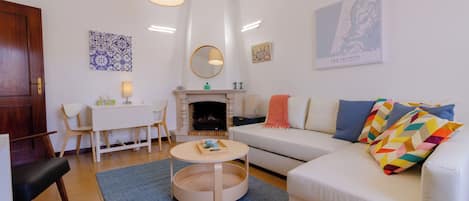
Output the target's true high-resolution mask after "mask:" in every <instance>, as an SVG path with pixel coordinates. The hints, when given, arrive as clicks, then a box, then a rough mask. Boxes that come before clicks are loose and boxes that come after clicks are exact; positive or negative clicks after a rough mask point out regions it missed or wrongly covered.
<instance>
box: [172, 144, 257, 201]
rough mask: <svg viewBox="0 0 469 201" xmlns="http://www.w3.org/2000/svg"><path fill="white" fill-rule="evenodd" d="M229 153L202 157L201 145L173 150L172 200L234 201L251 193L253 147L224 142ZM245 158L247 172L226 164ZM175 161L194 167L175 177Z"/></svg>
mask: <svg viewBox="0 0 469 201" xmlns="http://www.w3.org/2000/svg"><path fill="white" fill-rule="evenodd" d="M221 141H222V143H223V144H225V145H226V147H227V151H225V152H220V153H213V154H202V153H201V152H200V151H199V150H198V148H197V143H201V141H193V142H186V143H183V144H180V145H177V146H175V147H173V148H172V149H171V151H170V157H171V160H170V161H171V167H170V169H171V189H172V190H171V196H174V197H176V198H177V199H178V200H179V201H234V200H238V199H240V198H241V197H243V196H244V195H245V194H246V193H247V191H248V177H249V161H248V155H247V154H248V151H249V147H248V146H247V145H245V144H243V143H240V142H235V141H231V140H221ZM240 158H244V159H245V165H244V168H243V167H240V166H238V165H234V164H230V163H224V162H228V161H232V160H236V159H240ZM173 159H177V160H180V161H185V162H189V163H193V164H194V165H190V166H188V167H185V168H183V169H181V170H179V171H178V172H177V173H176V174H174V170H173Z"/></svg>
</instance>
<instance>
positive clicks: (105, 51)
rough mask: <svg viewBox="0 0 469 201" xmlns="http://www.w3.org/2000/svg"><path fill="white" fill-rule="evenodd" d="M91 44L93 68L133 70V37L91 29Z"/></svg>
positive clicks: (91, 66) (98, 69)
mask: <svg viewBox="0 0 469 201" xmlns="http://www.w3.org/2000/svg"><path fill="white" fill-rule="evenodd" d="M89 45H90V68H91V69H92V70H97V71H125V72H132V37H130V36H124V35H118V34H112V33H104V32H97V31H90V32H89Z"/></svg>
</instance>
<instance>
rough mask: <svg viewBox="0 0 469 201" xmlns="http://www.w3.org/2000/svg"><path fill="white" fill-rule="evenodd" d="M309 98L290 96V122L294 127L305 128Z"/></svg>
mask: <svg viewBox="0 0 469 201" xmlns="http://www.w3.org/2000/svg"><path fill="white" fill-rule="evenodd" d="M308 103H309V98H304V97H290V98H288V123H289V124H290V127H292V128H298V129H305V122H306V114H307V112H308Z"/></svg>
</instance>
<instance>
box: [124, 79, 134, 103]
mask: <svg viewBox="0 0 469 201" xmlns="http://www.w3.org/2000/svg"><path fill="white" fill-rule="evenodd" d="M132 92H133V86H132V82H131V81H123V82H122V97H124V98H125V102H124V104H132V102H130V101H129V97H131V96H132Z"/></svg>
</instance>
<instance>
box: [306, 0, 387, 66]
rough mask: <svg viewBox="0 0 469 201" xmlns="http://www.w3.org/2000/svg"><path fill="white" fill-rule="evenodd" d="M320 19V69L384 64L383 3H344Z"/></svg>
mask: <svg viewBox="0 0 469 201" xmlns="http://www.w3.org/2000/svg"><path fill="white" fill-rule="evenodd" d="M315 16H316V68H320V69H321V68H322V69H324V68H332V67H343V66H356V65H363V64H374V63H382V62H383V37H382V0H343V1H341V2H338V3H335V4H332V5H329V6H326V7H323V8H320V9H318V10H317V11H316V13H315Z"/></svg>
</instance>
